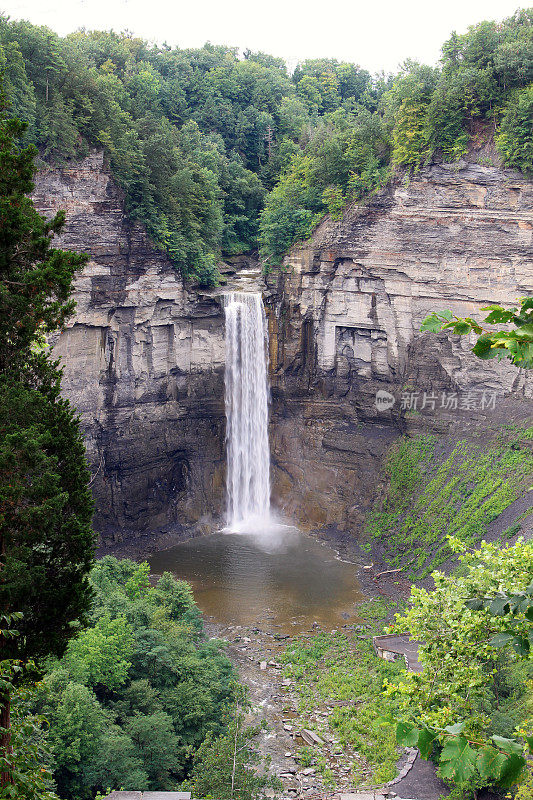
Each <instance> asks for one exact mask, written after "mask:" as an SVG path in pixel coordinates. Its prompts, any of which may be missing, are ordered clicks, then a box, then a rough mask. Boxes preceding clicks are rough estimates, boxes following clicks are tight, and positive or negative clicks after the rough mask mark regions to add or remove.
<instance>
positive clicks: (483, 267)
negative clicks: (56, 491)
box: [35, 153, 533, 542]
mask: <svg viewBox="0 0 533 800" xmlns="http://www.w3.org/2000/svg"><path fill="white" fill-rule="evenodd" d="M532 200H533V186H532V183H531V182H530V181H527V180H526V179H525V178H524V177H523V176H520V175H519V174H517V173H514V172H506V171H503V170H501V169H499V168H496V167H491V168H488V167H482V166H479V165H476V164H473V163H467V162H461V163H459V164H456V165H436V164H434V165H432V166H429V167H427V168H425V169H423V170H422V171H421V172H420V173H419V174H418V175H417V176H415V177H414V178H413V179H412V180H411V181H410V182H409V183H405V182H403V183H402V182H397V183H396V184H394V185H392V186H390V187H389V188H388V189H387V190H386V191H383V192H382V193H380V194H379V195H377V196H375V197H374V198H373V199H372V200H371V202H370V203H369V204H368V205H367V206H366V207H364V208H363V207H354V208H351V209H349V210H348V212H347V213H346V214H345V216H344V219H343V220H341V221H339V222H333V221H331V220H326V221H324V222H323V223H322V224H321V225H320V226H319V227H318V228H317V230H316V231H315V233H314V235H313V237H312V238H311V239H310V240H309V241H308V242H306V243H305V244H304V245H302V246H301V247H296V248H294V249H293V250H292V252H291V253H290V254H289V256H288V258H287V259H286V263H285V267H284V269H283V270H282V271H280V272H279V273H277V274H273V275H271V276H270V277H269V279H268V285H267V290H266V292H265V299H266V303H267V311H268V318H269V327H270V360H271V364H270V367H271V383H272V415H271V445H272V457H273V471H272V483H273V497H274V502H275V504H276V505H277V506H278V507H279V508H280V509H281V510H282V511H283V512H284V513H285V514H286V516H287V517H288V518H290V519H293V520H295V521H297V522H299V524H301V525H302V527H305V528H308V529H315V528H317V527H320V526H330V527H332V526H333V527H336V528H338V529H340V530H343V531H348V532H350V533H351V534H355V535H357V532H358V530H359V529H360V525H361V522H362V519H363V517H364V514H365V513H366V511H367V509H368V508H369V506H370V504H371V503H372V501H373V500H374V498H375V497H376V495H378V494H379V491H380V483H379V482H380V474H381V467H382V463H383V455H384V453H385V451H386V450H387V449H388V447H389V446H390V444H391V443H392V442H393V441H394V440H395V439H396V438H397V437H398V436H399V435H400V434H401V433H402V432H405V431H407V432H411V433H412V432H417V431H423V432H428V431H438V432H442V433H445V432H449V431H458V432H461V435H463V434H464V435H470V434H474V433H476V432H478V433H479V430H483V426H485V425H492V424H495V425H498V424H501V423H502V422H508V421H513V420H515V421H520V420H523V419H525V418H528V417H529V418H531V417H533V414H532V401H531V398H532V396H533V387H532V382H531V378H529V379H527V378H526V375H525V374H523V371H521V370H517V369H516V368H514V367H513V366H512V365H511V364H510V363H508V362H502V363H494V362H490V363H487V362H481V361H479V360H478V359H476V358H475V357H474V356H472V354H471V353H470V343H469V342H468V341H466V340H465V339H464V338H461V337H450V336H448V335H445V334H439V335H429V334H425V335H422V334H420V333H418V329H419V327H420V323H421V322H422V320H423V318H424V317H425V316H426V314H427V313H428V312H429V311H430V310H433V309H439V308H451V309H452V310H454V311H456V312H457V313H459V314H461V315H464V314H469V315H476V316H480V307H481V306H482V305H484V304H486V303H489V302H493V301H497V302H503V303H511V304H512V303H513V302H515V301H516V299H517V297H519V296H521V295H523V294H525V293H529V292H532V291H533V258H532V237H533V214H532V212H531V209H532V206H533V203H532ZM35 201H36V204H37V206H38V207H39V208H40V210H41V211H42V212H43V213H47V214H50V213H53V212H54V211H55V210H57V209H59V208H62V209H65V211H66V212H67V225H66V227H65V231H64V233H63V235H62V237H61V246H63V247H68V248H72V249H75V250H82V251H86V252H88V253H89V256H90V260H89V263H88V264H87V266H86V267H85V269H84V270H83V271H82V273H81V274H80V275H79V276H78V278H77V280H76V287H75V297H76V300H77V304H78V305H77V311H76V315H75V317H74V318H73V319H72V320H71V322H70V324H69V326H68V327H67V329H66V330H65V331H64V332H63V333H61V334H60V335H59V336H58V337H57V339H56V340H55V342H54V349H55V353H56V354H57V355H58V356H60V357H61V359H62V361H63V363H64V365H65V372H64V378H63V387H64V391H65V393H66V395H67V396H68V397H69V398H70V399H71V400H72V402H73V403H74V404H75V405H76V406H77V408H78V410H79V411H80V414H81V419H82V424H83V427H84V430H85V435H86V441H87V452H88V457H89V460H90V463H91V467H92V470H93V491H94V494H95V499H96V518H95V524H96V528H97V529H98V530H99V532H100V533H101V536H102V539H103V541H104V542H112V541H115V540H120V539H124V538H129V537H133V536H137V535H139V534H142V533H144V532H152V531H155V530H159V529H171V530H177V531H178V532H179V531H180V530H183V529H186V530H187V531H188V532H190V531H191V529H199V528H202V523H205V527H206V528H208V527H209V526H210V525H212V524H213V522H214V521H215V520H217V521H219V520H220V518H221V515H222V512H223V503H224V500H223V495H224V434H225V423H224V406H223V367H224V321H223V313H222V308H221V303H220V297H219V294H220V291H219V292H217V291H211V292H198V291H194V290H192V289H191V288H190V287H187V286H186V285H184V283H183V281H182V280H181V278H180V277H179V275H178V274H177V273H176V271H175V270H174V269H173V268H172V266H171V265H170V264H169V262H168V260H167V259H166V257H165V256H164V254H163V253H162V252H161V251H159V250H157V249H156V248H155V247H154V246H153V244H152V243H151V242H150V241H149V240H148V238H147V236H146V234H145V233H144V231H143V229H142V227H141V226H139V225H136V224H133V223H132V222H131V221H130V220H129V219H128V217H127V215H126V214H125V211H124V202H123V197H122V194H121V192H120V191H119V190H118V189H117V187H116V185H115V184H114V183H113V181H112V179H111V178H110V176H109V174H108V172H107V170H106V169H105V165H104V162H103V157H102V154H101V153H93V154H91V155H90V156H89V157H88V158H86V159H85V160H84V161H82V162H79V163H75V164H72V165H70V166H69V167H68V168H63V169H59V170H51V171H48V172H43V173H41V174H39V176H38V179H37V184H36V189H35ZM237 261H238V262H239V263H237ZM237 261H236V262H235V263H233V264H228V265H227V266H226V267H225V270H224V276H225V279H226V280H228V281H229V283H230V284H231V285H232V288H233V284H235V281H238V280H241V281H242V282H243V285H244V286H246V287H248V288H253V289H254V290H257V288H259V284H258V280H257V269H256V266H255V265H252V269H250V268H249V267H250V264H249V262H248V261H246V260H245V261H243V263H240V261H239V260H238V259H237ZM239 276H240V277H239ZM235 288H237V286H236V285H235ZM378 393H379V395H378V397H379V398H380V400H381V402H377V401H376V396H377V394H378ZM454 403H455V406H456V407H454Z"/></svg>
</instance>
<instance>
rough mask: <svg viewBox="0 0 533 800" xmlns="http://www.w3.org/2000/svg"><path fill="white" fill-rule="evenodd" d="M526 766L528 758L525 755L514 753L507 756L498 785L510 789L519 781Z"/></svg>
mask: <svg viewBox="0 0 533 800" xmlns="http://www.w3.org/2000/svg"><path fill="white" fill-rule="evenodd" d="M493 738H494V737H493ZM525 766H526V759H525V758H524V756H523V755H517V754H516V753H513V754H512V755H510V756H507V758H506V760H505V764H504V765H503V766H502V771H501V772H500V777H499V778H498V785H499V786H502V787H503V788H504V789H509V788H510V787H511V786H514V785H515V784H516V783H518V780H519V778H520V776H521V774H522V771H523V769H524V767H525Z"/></svg>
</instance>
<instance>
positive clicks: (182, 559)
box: [150, 525, 362, 633]
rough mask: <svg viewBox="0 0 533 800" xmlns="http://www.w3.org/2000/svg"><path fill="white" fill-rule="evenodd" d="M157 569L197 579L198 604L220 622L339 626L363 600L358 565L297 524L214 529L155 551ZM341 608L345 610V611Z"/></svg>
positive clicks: (287, 627) (194, 583)
mask: <svg viewBox="0 0 533 800" xmlns="http://www.w3.org/2000/svg"><path fill="white" fill-rule="evenodd" d="M150 566H151V569H152V572H154V573H156V574H160V573H162V572H164V571H165V570H167V571H170V572H173V573H174V575H176V577H178V578H182V579H184V580H186V581H189V583H190V584H191V585H192V587H193V589H194V595H195V598H196V601H197V603H198V605H199V607H200V609H201V610H202V611H203V612H204V613H205V614H207V615H209V616H212V617H214V619H215V620H216V621H218V622H221V623H224V624H235V625H248V626H253V625H258V626H261V627H263V628H267V627H273V628H274V627H276V628H278V629H279V628H280V627H281V628H282V629H283V630H285V631H287V632H291V633H294V632H296V630H297V629H300V628H301V629H304V628H309V627H310V625H312V623H313V622H315V621H316V622H318V623H319V625H320V626H324V627H326V628H328V627H329V628H332V627H339V626H340V625H341V624H342V623H343V621H344V620H345V619H346V612H350V611H351V610H352V611H353V605H354V603H355V602H358V601H360V600H361V599H362V595H361V594H360V591H359V584H358V582H357V580H356V578H355V573H356V568H355V566H354V565H353V564H347V563H345V562H342V561H340V560H338V559H337V558H336V556H335V553H334V551H333V550H332V549H331V548H330V547H328V546H326V545H324V544H323V543H321V542H318V541H317V540H316V539H313V538H312V537H310V536H307V535H306V534H303V533H301V532H300V531H298V530H297V529H295V528H289V527H287V526H281V525H273V526H270V528H269V530H268V531H267V532H264V531H263V532H261V533H260V534H259V535H258V534H254V533H250V532H242V533H224V532H221V533H214V534H211V535H210V536H203V537H201V538H198V539H192V540H190V541H188V542H183V543H182V544H179V545H177V546H176V547H173V548H171V549H170V550H165V551H163V552H159V553H156V554H154V555H153V556H152V557H151V558H150ZM343 614H344V616H343Z"/></svg>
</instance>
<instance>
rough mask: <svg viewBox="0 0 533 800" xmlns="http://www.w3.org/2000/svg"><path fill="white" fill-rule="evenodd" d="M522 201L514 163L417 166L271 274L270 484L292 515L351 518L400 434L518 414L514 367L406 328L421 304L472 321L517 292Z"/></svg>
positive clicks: (530, 387)
mask: <svg viewBox="0 0 533 800" xmlns="http://www.w3.org/2000/svg"><path fill="white" fill-rule="evenodd" d="M532 208H533V184H532V183H531V181H528V180H527V179H525V178H524V177H523V176H520V175H519V174H518V173H515V172H510V171H503V170H501V169H498V168H488V167H482V166H479V165H477V164H473V163H466V162H461V163H459V164H454V165H432V166H430V167H427V168H425V169H423V170H422V171H421V172H420V173H419V174H418V175H416V176H415V177H413V178H412V179H411V180H410V182H409V183H407V182H406V183H405V184H403V185H400V184H396V186H393V187H391V188H390V189H389V190H387V191H385V192H383V193H381V194H380V195H378V196H376V197H375V198H373V199H372V200H371V202H370V203H369V205H368V206H367V207H365V208H361V207H355V208H352V209H351V210H349V211H348V212H347V214H346V215H345V217H344V219H343V220H342V221H339V222H332V221H325V222H324V223H322V224H321V225H320V226H319V227H318V228H317V230H316V231H315V234H314V235H313V237H312V238H311V240H310V241H308V242H306V243H305V244H304V245H303V246H302V247H297V248H294V249H293V251H292V252H291V254H290V255H289V257H288V258H287V259H286V263H285V268H284V271H283V272H282V273H281V274H280V275H279V276H278V278H277V279H276V276H274V277H273V278H271V280H270V287H271V292H272V294H271V298H270V330H271V340H272V346H271V361H272V382H273V397H274V414H273V425H272V429H273V437H272V438H273V458H274V464H275V475H274V489H275V496H276V497H277V500H278V503H279V504H280V505H281V507H282V508H284V509H285V510H286V511H287V513H288V514H290V515H292V516H293V517H295V518H297V519H299V521H300V524H309V525H314V524H316V523H321V524H335V525H337V526H340V527H342V528H347V529H350V530H353V529H354V528H355V527H356V526H357V524H358V522H360V520H361V518H362V515H363V513H364V512H365V510H366V509H367V508H368V506H369V503H370V502H371V501H372V499H373V498H374V497H375V494H376V490H377V480H378V477H377V476H378V472H379V467H380V465H381V463H382V457H383V452H384V450H385V448H386V447H387V446H388V445H389V444H390V442H391V441H392V440H393V439H394V438H395V436H397V435H398V433H399V432H400V431H403V430H413V429H416V430H421V431H439V430H440V431H446V430H450V428H453V427H454V426H455V427H459V428H460V429H461V430H464V431H465V432H468V431H469V430H470V431H472V430H473V429H475V428H478V429H479V428H480V427H481V426H483V425H485V424H487V420H489V421H490V420H493V421H502V422H503V421H506V420H513V419H516V420H519V419H523V418H524V417H527V416H529V418H531V417H533V413H532V412H533V404H532V403H531V397H532V396H533V384H532V381H531V377H529V378H526V374H525V373H524V371H523V370H518V369H516V368H515V367H513V366H512V365H511V364H510V362H508V361H504V362H495V361H490V362H484V361H480V360H479V359H477V358H475V357H474V356H473V355H472V354H471V352H470V348H471V346H472V343H473V341H474V339H473V340H472V341H470V342H469V341H468V339H467V338H466V337H458V336H452V337H450V336H449V335H446V334H439V335H432V334H421V333H419V328H420V324H421V323H422V321H423V319H424V318H425V317H426V315H427V314H428V313H429V312H430V311H432V310H441V309H446V308H447V309H451V310H452V311H453V312H455V313H457V314H458V315H461V316H473V317H477V318H482V316H483V313H482V312H481V311H480V308H481V307H482V306H483V305H487V304H488V303H491V302H497V303H504V304H513V303H516V301H517V299H518V298H519V297H521V296H523V295H524V294H529V293H531V292H532V291H533V247H532V245H533V213H532ZM379 390H381V393H382V400H383V403H382V405H380V407H379V408H378V407H376V393H377V392H378V391H379ZM383 392H388V393H389V394H390V395H393V396H394V398H395V403H394V405H393V407H392V408H386V406H387V396H386V395H385V396H383ZM389 402H390V400H389ZM402 404H403V406H404V408H402ZM455 406H457V407H455Z"/></svg>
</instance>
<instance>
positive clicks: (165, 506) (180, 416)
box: [34, 153, 224, 542]
mask: <svg viewBox="0 0 533 800" xmlns="http://www.w3.org/2000/svg"><path fill="white" fill-rule="evenodd" d="M34 200H35V203H36V205H37V207H38V208H39V210H40V211H41V212H42V213H46V214H51V213H53V212H54V211H56V210H57V209H60V208H61V209H64V210H65V211H66V213H67V224H66V226H65V229H64V232H63V234H62V235H61V239H60V245H61V246H62V247H65V248H70V249H73V250H77V251H85V252H87V253H88V254H89V256H90V260H89V262H88V264H87V266H86V267H85V268H84V269H83V271H82V272H81V273H80V274H79V276H78V277H77V279H76V283H75V298H76V301H77V310H76V315H75V317H74V318H73V319H72V320H71V321H70V323H69V325H68V327H67V328H66V330H65V331H64V332H62V333H61V334H60V335H59V337H58V338H57V340H56V341H55V342H54V353H55V354H56V355H57V356H59V357H60V358H61V360H62V362H63V364H64V377H63V389H64V392H65V394H66V395H67V396H68V397H69V399H70V400H71V401H72V402H73V404H74V405H75V406H76V407H77V408H78V410H79V412H80V414H81V420H82V425H83V428H84V431H85V436H86V442H87V454H88V458H89V461H90V464H91V468H92V471H93V484H92V488H93V492H94V496H95V500H96V516H95V526H96V528H97V530H98V531H99V532H100V533H101V535H102V538H103V540H104V541H107V542H109V541H113V540H117V539H121V538H125V537H128V536H132V535H138V534H140V533H143V532H144V531H150V530H155V529H161V528H169V527H171V528H172V527H173V528H179V527H180V526H182V525H185V524H190V523H198V522H199V521H200V522H201V521H202V520H205V521H209V520H210V519H212V518H213V517H218V516H219V515H220V514H221V512H223V502H224V501H223V483H224V478H223V472H224V453H223V449H224V447H223V443H224V405H223V365H224V321H223V314H222V310H221V305H220V302H219V300H218V299H217V297H216V296H215V295H214V294H211V295H210V294H209V293H206V294H201V293H200V294H199V293H197V292H194V291H189V290H188V289H187V288H186V286H184V283H183V281H182V280H181V278H180V277H179V275H178V274H177V272H176V270H175V269H173V268H172V266H171V265H170V263H169V262H168V260H167V259H166V257H165V256H164V254H163V253H161V252H160V251H159V250H157V249H156V248H155V247H154V245H153V244H152V243H151V242H150V241H149V240H148V238H147V236H146V235H145V233H144V230H143V229H142V227H141V226H139V225H135V224H132V223H131V221H130V220H128V218H127V216H126V214H125V212H124V202H123V197H122V195H121V192H120V191H119V190H118V189H117V187H116V185H115V184H114V183H113V181H112V180H111V178H110V176H109V174H108V173H107V171H106V170H105V168H104V163H103V155H102V154H101V153H94V154H91V155H90V156H89V157H88V158H86V159H85V160H83V161H82V162H79V163H76V164H73V165H71V166H69V168H64V169H60V170H53V171H48V172H43V173H40V174H39V175H38V177H37V181H36V188H35V194H34Z"/></svg>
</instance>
